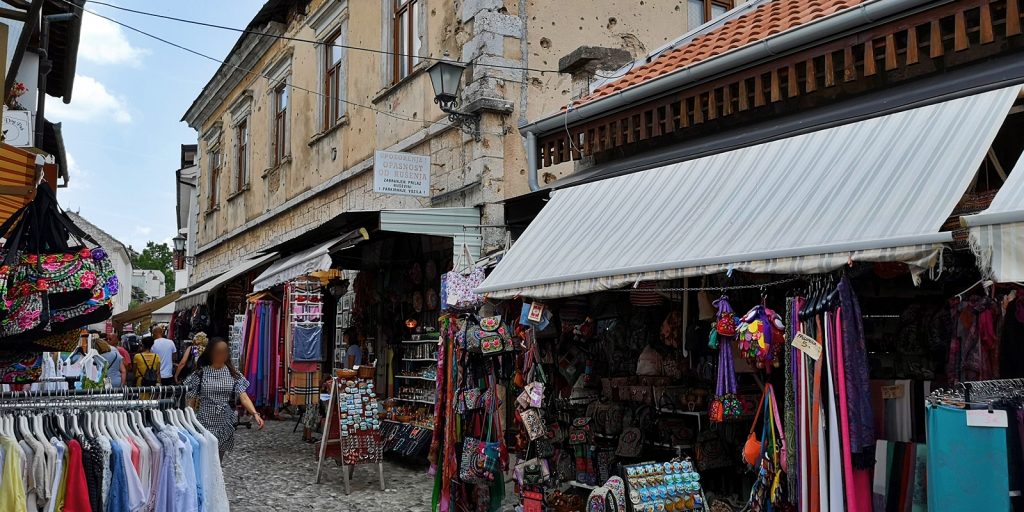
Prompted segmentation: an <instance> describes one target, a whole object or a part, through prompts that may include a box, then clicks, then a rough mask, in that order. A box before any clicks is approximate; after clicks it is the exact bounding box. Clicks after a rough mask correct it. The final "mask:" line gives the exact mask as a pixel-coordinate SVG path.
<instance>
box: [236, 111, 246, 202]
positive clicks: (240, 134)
mask: <svg viewBox="0 0 1024 512" xmlns="http://www.w3.org/2000/svg"><path fill="white" fill-rule="evenodd" d="M248 185H249V120H248V119H244V120H242V122H240V123H238V124H237V125H235V192H241V191H242V190H245V187H247V186H248Z"/></svg>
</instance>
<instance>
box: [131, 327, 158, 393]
mask: <svg viewBox="0 0 1024 512" xmlns="http://www.w3.org/2000/svg"><path fill="white" fill-rule="evenodd" d="M155 341H156V340H155V339H153V337H152V336H146V337H144V338H142V352H141V353H138V354H135V358H134V359H133V360H132V363H133V365H134V366H135V385H137V386H145V387H153V386H159V385H160V363H161V361H160V356H159V355H158V354H156V353H154V352H153V343H154V342H155Z"/></svg>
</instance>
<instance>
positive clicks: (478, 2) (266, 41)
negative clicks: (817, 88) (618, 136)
mask: <svg viewBox="0 0 1024 512" xmlns="http://www.w3.org/2000/svg"><path fill="white" fill-rule="evenodd" d="M702 1H703V2H704V3H707V4H708V6H710V5H712V4H714V5H721V3H720V2H718V0H714V2H713V1H712V0H690V2H689V3H694V2H696V3H701V2H702ZM730 5H731V4H730ZM691 7H692V6H691ZM705 7H707V6H705ZM689 10H690V11H692V8H691V9H689ZM706 10H707V11H708V12H710V8H708V9H706ZM687 16H688V2H687V0H671V1H669V0H646V1H640V0H631V1H625V0H570V1H560V2H554V1H545V0H290V1H289V0H269V1H268V2H267V3H266V4H265V5H264V6H263V8H262V9H261V11H260V12H259V13H258V14H257V15H256V17H255V18H254V19H253V20H252V22H251V23H250V24H249V26H248V29H249V31H250V33H247V34H244V35H243V36H241V38H240V39H239V41H238V43H236V45H235V47H234V48H233V49H232V50H231V52H230V54H229V55H228V56H227V58H226V59H225V61H226V64H224V65H223V66H221V68H220V69H219V70H218V71H217V73H216V74H215V75H214V76H213V77H212V78H211V80H210V81H209V83H208V84H207V86H206V87H205V88H204V89H203V91H202V92H201V93H200V95H199V96H198V97H197V98H196V99H195V101H194V103H193V104H192V105H191V107H190V108H189V109H188V111H187V112H186V113H185V115H184V120H185V121H186V122H187V123H188V124H189V126H191V127H192V128H194V129H195V130H196V131H197V132H198V141H199V155H200V156H199V165H200V176H199V213H198V216H199V218H198V229H197V233H196V235H195V236H196V240H195V244H196V257H197V263H196V267H195V272H194V273H193V275H192V276H191V280H192V281H193V282H197V281H201V280H203V279H205V278H208V277H210V276H212V275H216V274H218V273H221V272H224V271H226V270H227V269H229V268H230V267H231V266H232V265H233V264H235V263H236V262H238V261H240V260H242V259H245V258H247V257H249V256H250V255H253V254H255V253H256V252H257V251H259V250H262V249H265V248H267V247H269V246H272V245H275V244H277V243H280V242H282V241H286V240H288V239H290V238H293V237H294V236H296V235H299V234H302V233H304V232H306V231H308V230H310V229H313V228H315V227H317V226H319V225H321V224H323V223H324V222H326V221H328V220H330V219H331V218H333V217H335V216H337V215H339V214H341V213H344V212H349V211H357V210H380V209H403V208H426V207H455V206H458V207H462V206H476V207H478V208H479V209H480V211H481V223H482V224H484V225H488V226H500V225H502V224H503V223H504V219H503V207H502V204H501V202H502V201H503V200H505V199H506V198H509V197H514V196H517V195H520V194H523V193H525V192H527V191H528V190H529V189H528V185H527V175H526V168H527V165H526V153H525V149H524V139H523V137H522V136H520V135H519V133H518V131H517V129H516V128H517V127H518V125H520V124H522V123H524V122H525V121H526V120H527V119H533V118H537V117H538V116H540V115H541V114H545V113H550V112H552V111H556V110H557V109H559V108H561V106H564V105H566V104H567V103H568V102H569V101H570V99H571V98H572V97H573V96H578V95H579V94H580V93H581V92H585V91H581V90H580V87H579V86H578V84H577V83H576V82H574V80H573V79H572V78H571V77H570V76H569V75H568V74H563V73H559V72H558V68H559V60H560V58H562V57H564V56H567V55H569V54H571V53H573V52H574V51H575V50H578V49H579V48H581V47H593V48H599V49H604V50H609V51H600V52H589V53H588V52H583V53H584V54H588V55H611V56H617V57H616V58H617V62H611V61H609V62H608V63H607V65H605V66H602V65H601V63H600V62H598V63H596V64H595V63H590V69H591V70H592V71H594V72H600V71H599V70H600V69H601V68H602V67H604V68H610V69H614V68H615V67H617V66H620V65H622V63H623V62H624V61H623V56H625V61H629V60H630V59H632V58H637V57H642V56H644V55H647V54H648V52H650V51H651V50H653V49H655V48H657V47H660V46H661V45H664V44H665V43H666V42H668V41H670V40H672V39H673V38H675V37H676V36H678V35H679V34H680V33H681V32H683V31H685V29H686V27H687ZM691 16H692V12H691ZM325 43H328V44H325ZM332 44H333V45H334V46H332ZM445 54H447V55H449V56H451V58H453V59H457V60H459V61H462V62H466V63H469V65H468V67H467V69H466V71H465V73H464V76H463V88H462V95H461V105H460V107H459V108H460V109H461V110H463V111H468V112H472V113H477V114H479V115H480V116H481V123H480V132H481V133H480V140H479V141H477V140H476V139H475V138H474V137H473V136H472V135H470V134H468V133H464V131H462V130H460V129H459V128H458V127H454V126H452V125H451V124H450V123H449V121H448V119H447V115H446V114H445V113H443V112H442V111H441V110H440V109H439V108H438V106H437V105H436V104H435V103H434V101H433V99H434V93H433V88H432V86H431V83H430V79H429V77H428V75H427V73H426V72H425V71H426V69H427V68H428V67H429V66H430V65H431V64H433V62H434V61H435V60H436V59H437V58H441V57H442V56H443V55H445ZM612 60H616V59H612ZM606 72H610V71H606ZM574 90H575V92H574ZM377 149H383V150H390V151H404V152H410V153H415V154H419V155H430V157H431V159H432V163H431V167H432V169H431V191H430V197H404V196H393V195H382V194H378V193H375V192H374V189H373V176H374V174H373V156H374V150H377ZM483 232H484V245H485V247H486V246H492V247H493V246H495V245H496V244H498V243H500V242H501V241H503V240H504V236H505V235H504V232H503V230H501V229H500V228H487V229H484V230H483Z"/></svg>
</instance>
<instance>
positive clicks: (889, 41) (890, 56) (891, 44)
mask: <svg viewBox="0 0 1024 512" xmlns="http://www.w3.org/2000/svg"><path fill="white" fill-rule="evenodd" d="M898 65H899V64H897V63H896V36H895V35H893V34H889V35H887V36H885V70H886V71H892V70H894V69H896V67H897V66H898Z"/></svg>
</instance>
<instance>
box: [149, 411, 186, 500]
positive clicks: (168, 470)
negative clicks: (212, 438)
mask: <svg viewBox="0 0 1024 512" xmlns="http://www.w3.org/2000/svg"><path fill="white" fill-rule="evenodd" d="M170 430H171V429H168V431H165V432H160V433H159V435H158V436H157V437H158V439H159V440H160V444H161V445H162V446H163V459H162V460H161V461H160V480H159V481H158V482H157V495H156V496H157V498H156V512H174V510H175V496H176V495H178V494H184V493H183V492H179V491H180V490H181V489H176V482H175V478H174V468H175V462H176V461H177V460H178V456H179V455H178V454H179V449H180V445H181V441H179V440H178V437H177V435H176V434H174V433H172V432H170Z"/></svg>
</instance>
